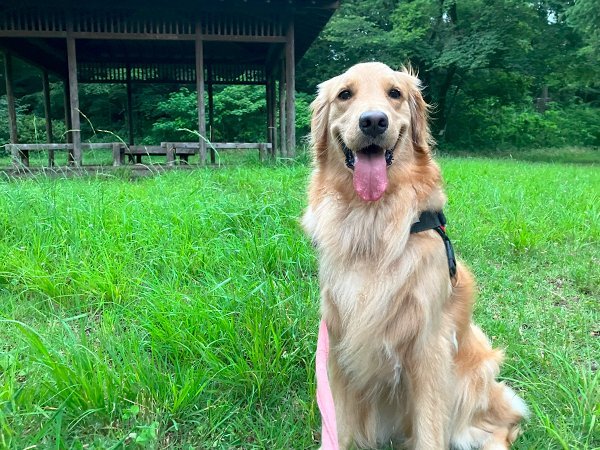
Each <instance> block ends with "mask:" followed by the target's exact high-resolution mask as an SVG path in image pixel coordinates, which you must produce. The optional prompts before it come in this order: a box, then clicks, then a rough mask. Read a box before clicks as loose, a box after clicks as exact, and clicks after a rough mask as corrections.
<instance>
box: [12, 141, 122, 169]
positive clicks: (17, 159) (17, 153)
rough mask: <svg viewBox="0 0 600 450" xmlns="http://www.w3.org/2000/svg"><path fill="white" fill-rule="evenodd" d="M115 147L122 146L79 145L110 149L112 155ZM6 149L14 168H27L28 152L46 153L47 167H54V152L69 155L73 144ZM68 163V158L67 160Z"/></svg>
mask: <svg viewBox="0 0 600 450" xmlns="http://www.w3.org/2000/svg"><path fill="white" fill-rule="evenodd" d="M115 146H116V147H122V146H123V144H122V143H120V142H108V143H104V142H94V143H81V149H82V150H100V149H112V150H113V155H114V154H115ZM6 149H7V150H8V151H9V153H10V155H11V158H12V161H13V164H15V165H16V166H25V167H29V152H30V151H33V152H40V151H48V165H49V166H50V167H52V166H54V152H55V151H56V150H59V151H67V152H68V153H69V155H70V154H71V152H72V151H73V144H6ZM68 162H69V163H70V162H71V160H70V156H69V158H68Z"/></svg>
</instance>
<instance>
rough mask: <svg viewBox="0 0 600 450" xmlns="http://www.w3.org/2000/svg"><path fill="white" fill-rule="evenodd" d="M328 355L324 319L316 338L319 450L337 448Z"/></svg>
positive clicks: (334, 449) (336, 449) (327, 339)
mask: <svg viewBox="0 0 600 450" xmlns="http://www.w3.org/2000/svg"><path fill="white" fill-rule="evenodd" d="M328 357H329V335H328V334H327V325H326V324H325V321H324V320H321V323H320V324H319V338H318V340H317V355H316V366H317V404H318V405H319V410H320V411H321V450H339V445H338V436H337V425H336V422H335V406H334V404H333V395H332V394H331V387H330V386H329V377H328V375H327V358H328Z"/></svg>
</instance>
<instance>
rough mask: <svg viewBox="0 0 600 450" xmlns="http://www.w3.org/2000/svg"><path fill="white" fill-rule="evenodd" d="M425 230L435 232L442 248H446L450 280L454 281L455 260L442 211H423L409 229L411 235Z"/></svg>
mask: <svg viewBox="0 0 600 450" xmlns="http://www.w3.org/2000/svg"><path fill="white" fill-rule="evenodd" d="M426 230H435V231H436V232H437V234H439V235H440V236H441V237H442V239H443V241H444V247H446V257H447V258H448V269H449V272H450V278H452V279H454V277H455V276H456V258H455V257H454V248H453V247H452V242H450V238H449V237H448V235H447V234H446V216H444V213H443V212H442V211H423V212H422V213H421V215H420V216H419V221H418V222H417V223H414V224H413V225H412V227H410V232H411V234H412V233H420V232H421V231H426Z"/></svg>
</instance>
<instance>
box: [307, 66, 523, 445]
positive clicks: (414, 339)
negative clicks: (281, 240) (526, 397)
mask: <svg viewBox="0 0 600 450" xmlns="http://www.w3.org/2000/svg"><path fill="white" fill-rule="evenodd" d="M311 138H312V146H313V151H314V170H313V173H312V176H311V181H310V186H309V194H308V197H309V203H308V207H307V209H306V212H305V214H304V217H303V219H302V222H303V226H304V229H305V230H306V232H307V233H308V235H309V236H310V238H311V239H312V241H313V242H314V244H315V246H316V248H317V251H318V255H319V266H320V268H319V278H320V286H321V313H322V317H323V319H324V320H325V323H326V324H327V328H328V330H329V336H330V343H331V347H330V355H329V361H328V374H329V379H330V383H331V390H332V394H333V399H334V402H335V410H336V416H337V431H338V437H339V438H338V439H339V446H340V448H341V449H346V448H349V447H351V446H353V445H356V446H358V447H361V448H376V447H378V446H385V445H389V444H390V443H393V444H397V445H400V446H406V447H407V448H410V449H418V450H437V449H448V448H452V449H460V450H467V449H485V450H500V449H508V448H509V447H510V445H511V444H512V443H513V442H514V440H515V439H516V437H517V436H518V433H519V422H520V421H521V419H522V418H523V417H525V416H526V414H527V408H526V406H525V404H524V402H523V401H522V400H521V399H520V398H519V397H518V396H517V395H516V394H515V393H514V392H513V391H512V390H511V389H510V388H509V387H508V386H506V385H505V384H504V383H500V382H498V381H496V380H495V377H496V376H497V375H498V372H499V366H500V362H501V361H502V357H503V356H502V352H501V351H499V350H494V349H492V347H491V345H490V342H489V341H488V339H487V338H486V336H485V335H484V334H483V332H482V331H481V330H480V329H479V328H478V327H477V326H476V325H474V324H473V323H472V321H471V313H472V307H473V301H474V291H475V286H474V281H473V278H472V276H471V274H470V273H469V271H468V270H467V269H466V268H465V266H464V265H463V264H461V263H460V262H459V263H458V270H457V274H456V276H455V277H454V278H451V277H450V275H449V269H448V258H447V255H446V251H445V247H444V244H443V241H442V239H441V238H440V236H439V235H438V234H437V233H436V232H434V231H433V230H428V231H422V232H419V233H413V234H411V233H410V228H411V226H412V224H414V223H415V222H417V220H418V218H419V216H420V214H421V213H422V212H423V211H441V210H442V208H443V207H444V205H445V202H446V196H445V194H444V191H443V185H442V184H443V183H442V177H441V174H440V169H439V167H438V166H437V164H436V163H435V162H434V161H433V160H432V158H431V150H430V140H431V139H430V134H429V128H428V124H427V105H426V103H425V101H424V100H423V97H422V96H421V92H420V84H419V80H418V79H417V78H416V77H415V76H414V75H413V74H412V73H410V71H408V70H403V71H400V72H397V71H394V70H392V69H390V68H389V67H388V66H386V65H385V64H381V63H364V64H358V65H356V66H353V67H352V68H350V69H349V70H348V71H347V72H345V73H343V74H342V75H339V76H337V77H335V78H332V79H331V80H328V81H326V82H324V83H322V84H321V85H320V86H319V91H318V96H317V98H316V100H315V101H314V102H313V104H312V121H311Z"/></svg>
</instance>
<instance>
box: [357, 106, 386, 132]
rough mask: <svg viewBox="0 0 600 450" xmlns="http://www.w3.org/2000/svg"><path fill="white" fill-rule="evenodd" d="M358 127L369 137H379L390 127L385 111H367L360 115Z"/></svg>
mask: <svg viewBox="0 0 600 450" xmlns="http://www.w3.org/2000/svg"><path fill="white" fill-rule="evenodd" d="M358 125H359V127H360V129H361V131H362V132H363V133H365V134H366V135H367V136H371V137H377V136H379V135H380V134H383V133H384V132H385V130H387V127H388V117H387V115H386V114H385V113H384V112H383V111H366V112H364V113H362V114H361V115H360V118H359V119H358Z"/></svg>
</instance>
